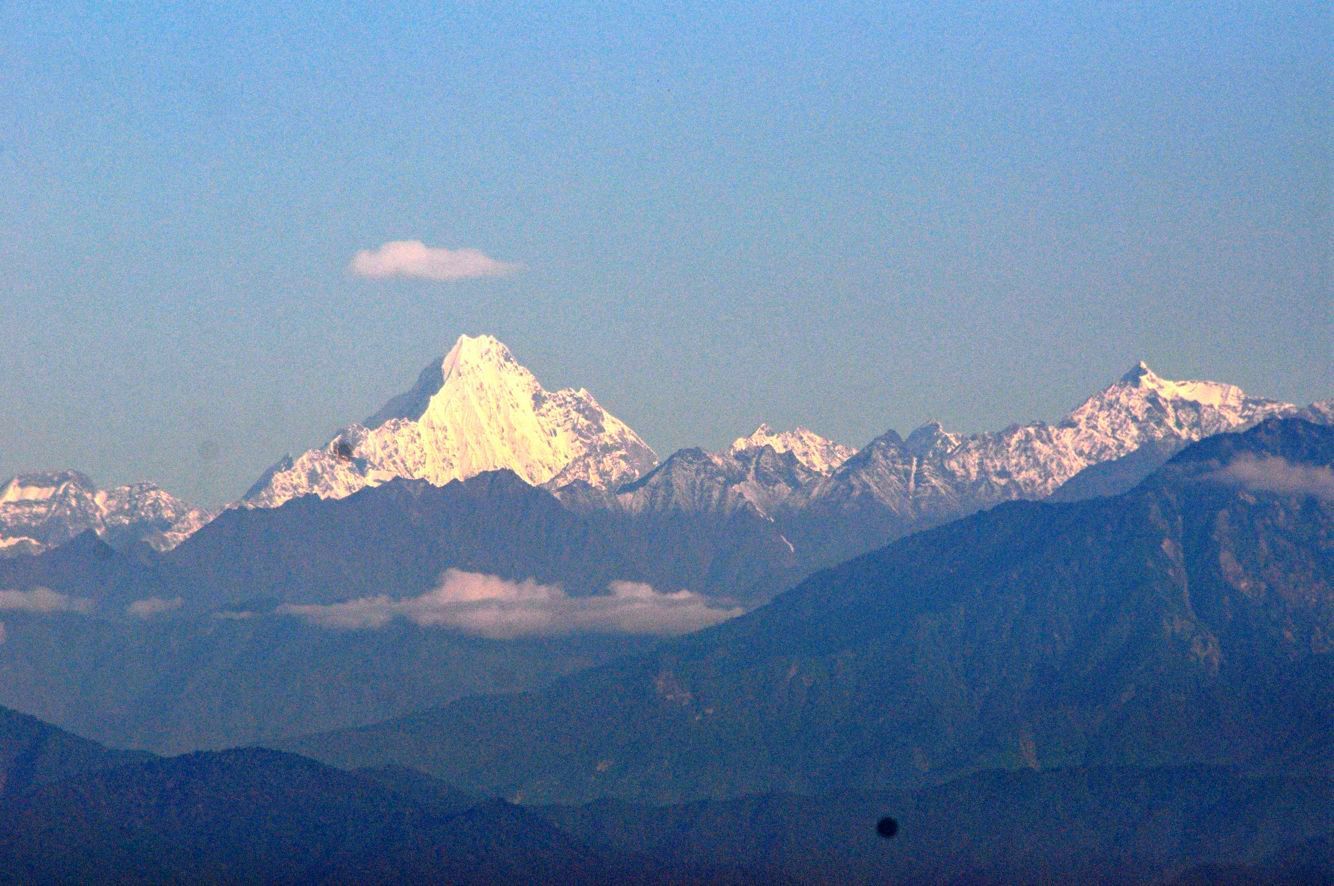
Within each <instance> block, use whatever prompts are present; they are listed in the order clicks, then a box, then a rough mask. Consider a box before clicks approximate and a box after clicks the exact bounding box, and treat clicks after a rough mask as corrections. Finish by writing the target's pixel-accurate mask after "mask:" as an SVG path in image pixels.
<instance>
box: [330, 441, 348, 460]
mask: <svg viewBox="0 0 1334 886" xmlns="http://www.w3.org/2000/svg"><path fill="white" fill-rule="evenodd" d="M334 456H335V457H337V458H338V459H340V460H342V461H351V460H352V444H351V443H349V442H347V441H346V440H339V441H338V442H337V443H335V444H334Z"/></svg>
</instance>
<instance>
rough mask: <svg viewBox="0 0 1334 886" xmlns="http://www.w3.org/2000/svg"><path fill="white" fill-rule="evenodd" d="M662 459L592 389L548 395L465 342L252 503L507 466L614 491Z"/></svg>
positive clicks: (334, 494) (438, 479)
mask: <svg viewBox="0 0 1334 886" xmlns="http://www.w3.org/2000/svg"><path fill="white" fill-rule="evenodd" d="M656 463H657V457H656V456H655V455H654V453H653V450H652V449H650V448H649V447H648V445H647V444H646V443H645V442H644V441H643V440H642V439H640V437H639V436H638V435H637V434H636V433H635V432H634V431H632V430H631V429H630V428H629V427H628V426H627V425H625V424H624V423H623V422H622V421H620V419H617V418H616V417H615V416H613V415H611V414H610V413H608V412H607V411H606V410H604V409H603V408H602V407H601V406H600V405H599V404H598V402H597V401H596V400H595V399H594V398H593V396H592V395H591V394H589V393H588V392H587V391H586V390H584V389H582V388H580V389H571V388H566V389H563V390H559V391H547V390H545V389H543V388H542V386H541V384H539V382H538V381H537V378H536V377H535V376H534V375H533V374H532V373H531V372H529V371H528V369H527V368H525V367H524V366H523V365H522V364H520V363H519V362H518V361H517V360H516V359H515V358H514V355H513V354H512V353H511V352H510V350H509V348H507V347H505V345H504V344H503V343H501V342H500V341H499V340H497V339H496V338H494V337H492V336H489V335H480V336H467V335H464V336H460V337H459V339H458V341H456V342H455V343H454V346H453V347H452V348H451V349H450V351H449V353H448V354H446V355H445V356H444V357H442V358H440V359H439V360H437V361H433V362H432V363H431V364H430V365H428V366H427V367H426V369H424V370H423V371H422V373H421V374H420V375H419V376H418V378H417V382H416V384H415V385H413V387H412V388H411V389H409V390H408V391H407V392H405V393H403V394H401V395H399V396H397V397H395V398H393V399H392V400H390V401H389V402H388V403H386V404H385V406H384V408H382V409H381V410H380V411H379V412H377V413H375V414H374V415H372V416H371V417H370V418H368V419H367V420H366V421H365V422H364V423H363V424H354V425H350V426H348V427H347V428H344V429H343V430H342V431H341V432H339V433H338V434H337V435H335V436H334V438H333V439H332V440H331V441H329V443H328V444H326V445H325V446H323V447H321V448H319V449H312V450H309V451H308V452H305V453H303V454H302V455H300V456H297V457H296V458H289V459H285V460H284V461H282V462H280V463H279V464H277V465H275V466H274V467H273V468H271V469H270V470H269V471H268V472H267V473H266V474H265V475H264V476H263V477H262V478H260V481H259V482H258V483H256V484H255V486H254V487H252V488H251V490H250V492H248V493H247V494H246V496H245V498H244V499H243V502H244V503H245V504H247V505H250V506H252V507H276V506H277V505H280V504H282V503H283V502H285V501H288V500H289V499H292V498H295V497H297V496H300V495H310V494H314V495H318V496H319V497H321V498H343V497H344V496H347V495H351V494H352V493H353V492H356V491H357V490H359V489H362V488H364V487H366V486H374V485H378V484H380V483H383V482H386V481H387V480H391V479H394V478H396V477H407V478H416V479H423V480H427V481H429V482H430V483H433V484H435V485H444V484H445V483H448V482H449V481H451V480H457V479H464V478H467V477H471V476H474V475H476V474H480V473H482V472H484V471H491V470H498V469H508V470H511V471H514V472H515V473H516V474H518V475H519V476H520V477H522V478H523V479H524V480H526V481H527V482H529V483H532V484H534V485H540V484H550V485H553V486H558V485H564V484H566V483H571V482H574V481H576V480H581V481H583V482H586V483H588V484H589V485H591V486H594V487H598V488H614V487H615V486H618V485H620V484H621V483H624V482H627V481H629V480H632V479H634V478H636V477H638V476H639V475H640V474H642V473H644V472H645V471H647V470H649V469H650V468H652V467H653V465H654V464H656Z"/></svg>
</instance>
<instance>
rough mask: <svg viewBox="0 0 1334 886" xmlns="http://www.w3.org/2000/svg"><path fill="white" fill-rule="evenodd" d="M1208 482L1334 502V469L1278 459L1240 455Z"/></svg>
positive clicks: (1276, 457) (1213, 475)
mask: <svg viewBox="0 0 1334 886" xmlns="http://www.w3.org/2000/svg"><path fill="white" fill-rule="evenodd" d="M1209 476H1210V479H1214V480H1220V481H1223V482H1225V483H1235V484H1236V485H1238V486H1241V487H1243V488H1245V489H1254V490H1256V491H1259V492H1276V493H1279V494H1280V495H1311V496H1315V497H1316V498H1319V499H1322V500H1324V501H1334V468H1331V467H1330V466H1329V465H1310V464H1301V463H1298V462H1290V461H1288V460H1287V459H1285V458H1280V457H1278V456H1264V457H1257V456H1254V455H1249V454H1247V455H1240V456H1238V457H1237V458H1235V459H1233V460H1232V462H1231V463H1230V464H1228V465H1227V467H1224V468H1221V469H1219V470H1217V471H1215V472H1214V473H1213V474H1211V475H1209Z"/></svg>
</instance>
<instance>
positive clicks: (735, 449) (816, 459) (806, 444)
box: [728, 423, 857, 474]
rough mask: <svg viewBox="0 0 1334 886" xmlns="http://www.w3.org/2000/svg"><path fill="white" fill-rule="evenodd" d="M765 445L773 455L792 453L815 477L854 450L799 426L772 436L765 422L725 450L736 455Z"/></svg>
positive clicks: (835, 466) (834, 466) (841, 462)
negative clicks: (775, 453) (770, 448)
mask: <svg viewBox="0 0 1334 886" xmlns="http://www.w3.org/2000/svg"><path fill="white" fill-rule="evenodd" d="M764 446H772V447H773V449H774V451H775V452H790V453H792V454H793V455H794V456H796V458H797V461H799V462H801V463H802V464H803V465H805V466H806V467H807V468H809V469H810V470H812V471H814V472H815V473H817V474H828V473H829V472H830V471H832V470H834V469H835V468H837V467H838V466H839V465H841V464H843V462H845V461H847V460H848V459H849V458H850V457H851V456H852V454H853V453H854V452H856V451H857V450H855V449H853V448H852V447H851V446H844V445H843V444H842V443H835V442H834V441H833V440H830V439H828V438H826V437H821V436H820V435H819V434H817V433H815V432H814V431H810V430H807V429H806V428H802V427H798V428H794V429H793V430H791V431H781V432H779V433H775V432H774V430H773V428H771V427H769V425H768V424H767V423H766V424H761V425H760V426H759V427H758V428H756V429H755V431H754V433H752V434H751V435H750V436H749V437H738V438H736V439H735V440H733V441H732V445H731V447H730V448H729V450H728V451H729V452H731V453H732V454H733V455H736V454H738V453H741V452H746V451H748V450H752V449H760V448H762V447H764Z"/></svg>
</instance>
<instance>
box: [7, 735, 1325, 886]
mask: <svg viewBox="0 0 1334 886" xmlns="http://www.w3.org/2000/svg"><path fill="white" fill-rule="evenodd" d="M0 779H3V781H4V788H3V789H0V801H2V802H0V882H6V883H9V882H13V883H32V882H87V881H90V880H95V881H97V882H116V883H147V882H165V881H171V882H183V883H204V882H210V883H212V882H219V881H244V882H278V881H284V882H286V881H297V880H299V881H301V882H358V883H377V882H403V881H404V880H414V881H416V880H429V881H433V882H435V881H448V882H460V883H474V882H475V883H483V882H485V883H521V882H522V883H529V882H569V883H612V882H616V883H680V882H709V883H714V882H731V883H760V882H763V883H774V882H778V883H783V882H792V883H797V882H800V883H843V882H945V881H948V882H959V881H966V882H1014V881H1016V880H1028V879H1032V878H1033V877H1035V876H1038V875H1041V876H1042V877H1044V878H1049V879H1054V880H1063V881H1076V880H1078V881H1089V880H1097V881H1104V882H1105V881H1108V880H1115V881H1167V880H1170V879H1180V880H1181V881H1182V882H1217V881H1218V878H1219V877H1224V878H1227V877H1236V878H1242V879H1241V880H1240V881H1242V882H1256V881H1262V882H1311V881H1313V880H1315V881H1318V880H1319V879H1320V878H1321V877H1325V876H1327V874H1328V871H1329V862H1328V853H1327V851H1326V850H1327V847H1328V845H1329V840H1330V834H1331V831H1332V829H1334V815H1332V814H1331V812H1330V808H1331V807H1330V803H1329V799H1330V791H1329V781H1328V779H1327V778H1326V777H1294V776H1279V775H1271V776H1243V775H1240V774H1238V773H1236V772H1233V771H1230V770H1227V769H1223V768H1218V767H1203V766H1191V767H1175V768H1148V767H1087V768H1064V769H1055V770H1050V771H1041V772H1037V771H1031V770H1026V769H1018V770H1009V771H988V772H979V773H973V774H970V775H967V776H964V777H962V778H960V779H957V780H955V781H951V782H949V783H946V784H943V785H937V786H930V787H925V788H921V789H916V790H909V789H895V790H888V791H878V792H858V791H843V792H839V793H838V794H831V795H824V796H798V795H792V794H773V795H764V796H749V797H740V798H734V799H723V800H714V801H703V802H695V803H689V804H677V805H670V806H647V805H642V804H635V803H627V802H623V801H607V800H602V801H597V802H594V803H590V804H584V805H579V806H551V805H548V806H537V807H533V806H529V807H524V806H518V805H514V804H511V803H508V802H505V801H503V800H499V799H495V798H488V797H486V796H482V795H477V794H472V793H468V792H464V791H460V790H458V789H456V788H453V787H452V786H450V785H448V784H447V783H445V782H442V781H440V780H438V779H435V778H433V777H431V776H429V775H426V774H424V773H421V772H419V771H416V770H412V769H408V768H404V767H378V768H368V769H360V770H355V771H345V770H339V769H335V768H332V767H329V766H326V765H322V764H320V763H317V762H315V761H313V760H310V759H308V758H303V757H300V756H296V755H292V754H286V753H280V752H275V751H269V750H263V749H259V748H244V749H232V750H227V751H221V752H204V753H192V754H186V755H182V756H178V757H173V758H155V757H152V756H150V755H145V754H127V753H124V752H118V751H113V750H110V749H107V748H104V747H101V746H99V745H96V744H94V743H92V742H88V741H86V740H83V739H79V738H77V737H76V736H72V735H69V734H67V733H64V732H62V731H60V730H58V729H55V728H54V727H51V726H49V725H47V724H44V723H41V722H39V721H36V720H34V719H32V718H30V717H24V716H22V715H19V714H15V713H14V712H12V711H8V710H5V709H0ZM887 815H888V816H892V817H893V820H894V821H895V822H896V826H897V829H896V832H895V834H894V837H893V839H892V840H886V839H884V838H883V837H881V836H880V835H879V834H878V828H877V822H878V821H880V820H882V819H883V818H885V817H886V816H887Z"/></svg>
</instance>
